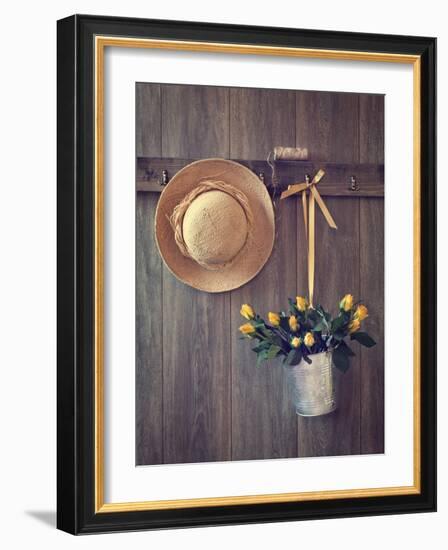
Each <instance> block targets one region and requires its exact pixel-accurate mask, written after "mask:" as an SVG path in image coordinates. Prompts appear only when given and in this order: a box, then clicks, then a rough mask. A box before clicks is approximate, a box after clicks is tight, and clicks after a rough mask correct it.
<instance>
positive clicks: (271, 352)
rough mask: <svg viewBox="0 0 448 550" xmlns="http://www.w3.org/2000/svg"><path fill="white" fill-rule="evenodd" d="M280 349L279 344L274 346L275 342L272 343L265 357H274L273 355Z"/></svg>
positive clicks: (275, 355)
mask: <svg viewBox="0 0 448 550" xmlns="http://www.w3.org/2000/svg"><path fill="white" fill-rule="evenodd" d="M281 349H282V348H281V347H280V346H276V345H275V344H272V346H271V347H270V348H269V349H268V351H267V354H266V359H274V357H277V355H278V354H279V352H280V351H281Z"/></svg>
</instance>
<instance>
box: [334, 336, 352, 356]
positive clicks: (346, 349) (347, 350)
mask: <svg viewBox="0 0 448 550" xmlns="http://www.w3.org/2000/svg"><path fill="white" fill-rule="evenodd" d="M338 347H339V348H341V350H342V351H343V352H344V353H345V354H346V355H347V356H348V357H355V353H353V351H352V349H351V348H350V347H349V346H348V345H347V344H346V343H345V342H344V340H342V342H341V343H340V344H339V346H338Z"/></svg>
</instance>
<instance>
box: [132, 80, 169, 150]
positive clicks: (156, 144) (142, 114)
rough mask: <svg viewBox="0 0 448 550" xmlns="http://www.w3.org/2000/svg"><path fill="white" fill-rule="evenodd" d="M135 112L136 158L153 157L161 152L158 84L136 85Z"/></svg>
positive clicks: (139, 83)
mask: <svg viewBox="0 0 448 550" xmlns="http://www.w3.org/2000/svg"><path fill="white" fill-rule="evenodd" d="M135 112H136V118H135V147H136V152H137V157H154V156H156V155H157V151H159V152H160V151H161V127H160V125H161V120H162V119H161V103H160V84H147V83H144V82H137V83H136V85H135Z"/></svg>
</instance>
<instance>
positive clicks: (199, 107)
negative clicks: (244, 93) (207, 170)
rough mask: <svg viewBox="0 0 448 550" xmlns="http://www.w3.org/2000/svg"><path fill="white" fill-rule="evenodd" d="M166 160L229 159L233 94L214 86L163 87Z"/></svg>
mask: <svg viewBox="0 0 448 550" xmlns="http://www.w3.org/2000/svg"><path fill="white" fill-rule="evenodd" d="M162 120H163V125H162V150H163V156H165V157H181V158H189V159H194V158H207V157H213V156H215V157H216V156H220V157H226V158H227V157H228V156H229V90H228V89H227V88H220V87H213V86H178V85H163V86H162Z"/></svg>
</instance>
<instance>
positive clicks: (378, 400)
mask: <svg viewBox="0 0 448 550" xmlns="http://www.w3.org/2000/svg"><path fill="white" fill-rule="evenodd" d="M360 201H361V207H360V240H361V243H362V246H361V248H360V289H361V290H360V297H361V298H362V300H363V301H364V302H365V303H366V304H367V305H368V309H369V317H368V318H367V319H366V321H365V328H366V330H367V332H368V333H369V334H370V335H371V336H372V338H373V339H374V340H375V341H376V343H377V344H376V346H374V347H373V348H369V349H367V348H363V347H362V346H359V345H358V346H357V348H358V349H356V350H355V353H356V354H357V355H358V354H359V357H360V365H361V453H366V454H367V453H382V452H384V201H383V200H382V199H360Z"/></svg>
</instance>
